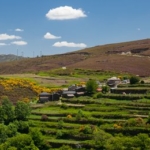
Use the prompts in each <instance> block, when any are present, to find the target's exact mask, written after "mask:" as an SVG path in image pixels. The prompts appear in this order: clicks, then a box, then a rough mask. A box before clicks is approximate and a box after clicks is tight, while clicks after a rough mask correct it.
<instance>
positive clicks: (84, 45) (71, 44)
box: [53, 41, 87, 48]
mask: <svg viewBox="0 0 150 150" xmlns="http://www.w3.org/2000/svg"><path fill="white" fill-rule="evenodd" d="M53 46H55V47H80V48H83V47H87V45H86V44H84V43H73V42H71V43H68V42H67V41H62V42H56V43H54V44H53Z"/></svg>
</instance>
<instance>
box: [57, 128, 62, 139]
mask: <svg viewBox="0 0 150 150" xmlns="http://www.w3.org/2000/svg"><path fill="white" fill-rule="evenodd" d="M62 136H63V133H62V132H61V131H59V130H58V131H57V132H56V138H58V139H59V138H61V137H62Z"/></svg>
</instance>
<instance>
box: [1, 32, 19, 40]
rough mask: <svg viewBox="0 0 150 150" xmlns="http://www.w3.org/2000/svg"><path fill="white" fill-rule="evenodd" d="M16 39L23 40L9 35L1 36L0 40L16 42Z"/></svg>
mask: <svg viewBox="0 0 150 150" xmlns="http://www.w3.org/2000/svg"><path fill="white" fill-rule="evenodd" d="M14 39H21V37H20V36H16V35H8V34H6V33H4V34H0V40H14Z"/></svg>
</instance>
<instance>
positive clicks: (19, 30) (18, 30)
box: [15, 28, 24, 32]
mask: <svg viewBox="0 0 150 150" xmlns="http://www.w3.org/2000/svg"><path fill="white" fill-rule="evenodd" d="M15 31H17V32H22V31H24V30H23V29H19V28H17V29H15Z"/></svg>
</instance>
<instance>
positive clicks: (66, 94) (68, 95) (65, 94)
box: [62, 91, 76, 98]
mask: <svg viewBox="0 0 150 150" xmlns="http://www.w3.org/2000/svg"><path fill="white" fill-rule="evenodd" d="M75 94H76V91H63V92H62V97H64V98H72V97H74V96H75Z"/></svg>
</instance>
